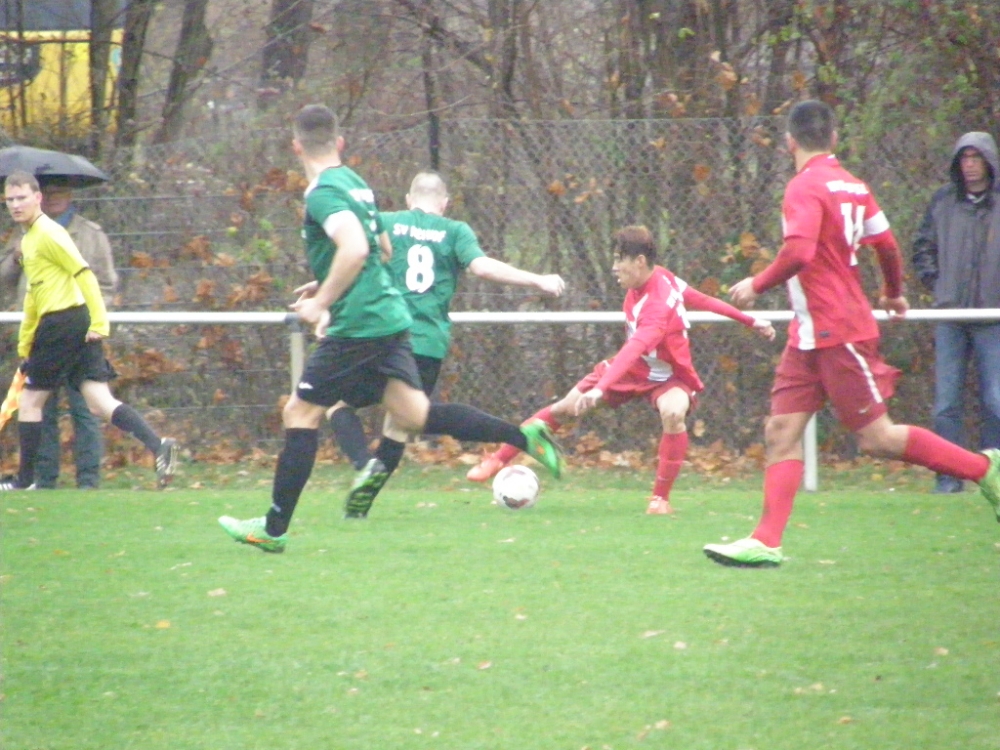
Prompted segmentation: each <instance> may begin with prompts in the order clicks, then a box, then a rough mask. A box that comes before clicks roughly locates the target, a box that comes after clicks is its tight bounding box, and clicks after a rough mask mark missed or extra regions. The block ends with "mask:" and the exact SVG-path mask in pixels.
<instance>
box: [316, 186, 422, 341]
mask: <svg viewBox="0 0 1000 750" xmlns="http://www.w3.org/2000/svg"><path fill="white" fill-rule="evenodd" d="M305 200H306V216H305V224H304V226H303V228H302V237H303V239H305V245H306V258H307V260H308V261H309V267H310V268H311V269H312V272H313V274H315V276H316V280H317V281H319V283H320V284H322V283H323V280H324V279H325V278H326V275H327V274H328V273H329V272H330V266H331V264H332V263H333V256H334V255H335V254H336V252H337V247H336V246H335V245H334V243H333V240H331V239H330V237H329V236H328V235H327V233H326V229H325V228H324V223H325V222H326V221H327V219H329V218H330V217H331V216H333V215H334V214H338V213H341V212H343V211H350V212H351V213H352V214H354V215H355V216H357V217H358V220H359V221H360V222H361V226H362V227H364V230H365V236H366V237H367V238H368V249H369V253H368V258H367V259H366V260H365V265H364V267H363V268H362V269H361V273H359V274H358V277H357V278H356V279H355V280H354V283H353V284H351V286H350V288H349V289H348V290H347V291H346V292H345V293H344V294H343V295H342V296H341V297H340V299H338V300H337V301H336V302H334V303H333V304H332V305H331V306H330V327H329V328H327V329H326V333H327V335H328V336H333V337H335V338H345V339H356V338H380V337H382V336H391V335H392V334H394V333H399V332H400V331H404V330H406V329H407V328H409V326H410V323H411V322H412V319H411V318H410V314H409V312H407V309H406V303H404V302H403V298H402V296H401V295H400V293H399V291H398V290H397V289H396V288H395V287H393V285H392V282H391V281H390V279H389V274H388V273H387V272H386V268H385V266H384V265H383V263H382V249H381V247H380V246H379V243H378V235H379V234H380V233H381V232H382V227H383V224H382V222H381V221H380V219H379V216H378V209H377V208H376V206H375V196H374V194H373V193H372V191H371V188H369V187H368V185H366V184H365V181H364V180H362V179H361V178H360V177H359V176H358V175H357V174H356V173H355V172H354V171H353V170H351V169H350V168H349V167H345V166H341V167H333V168H330V169H324V170H323V171H322V172H321V173H320V175H319V177H317V178H316V179H315V180H314V181H313V182H312V183H310V185H309V187H307V188H306V192H305Z"/></svg>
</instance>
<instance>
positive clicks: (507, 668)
mask: <svg viewBox="0 0 1000 750" xmlns="http://www.w3.org/2000/svg"><path fill="white" fill-rule="evenodd" d="M187 471H188V472H190V469H189V470H187ZM206 472H207V473H205V475H204V476H199V477H197V478H195V477H194V476H193V475H192V474H190V473H185V474H182V475H181V477H179V479H178V482H177V487H176V488H173V489H170V490H168V491H166V492H159V493H158V492H154V491H151V490H148V489H145V487H148V486H149V485H150V484H151V482H150V478H149V477H148V476H145V475H143V476H142V477H140V478H139V479H135V480H133V479H131V478H130V477H129V476H128V475H118V476H116V477H115V478H113V479H111V480H110V481H109V482H108V485H109V489H107V490H102V491H100V492H77V491H50V492H34V493H11V494H3V495H0V523H2V527H0V528H2V539H0V544H2V548H0V549H2V558H0V582H2V587H0V616H2V623H0V624H2V632H0V637H2V656H3V661H2V665H3V683H2V687H0V691H2V693H3V696H2V702H0V747H2V748H3V749H4V750H91V749H93V750H111V749H113V748H136V749H139V748H141V749H142V750H158V749H160V748H163V749H164V750H166V749H168V748H169V750H185V749H187V748H191V749H194V748H198V749H204V750H228V749H230V748H232V749H234V750H235V749H236V748H260V749H261V750H264V749H267V750H272V749H276V748H277V749H281V750H293V749H297V750H306V749H308V750H315V749H316V748H324V749H328V748H351V749H357V750H376V749H378V750H386V749H392V750H397V749H399V750H409V749H411V748H412V749H414V750H417V749H421V750H422V749H424V748H442V749H445V748H447V749H450V748H456V749H459V748H460V749H462V750H465V749H472V748H517V749H531V750H548V749H552V750H557V749H558V750H581V748H590V750H601V749H603V748H613V749H614V750H622V749H624V748H683V749H685V750H692V749H695V748H705V749H706V750H709V749H711V750H784V749H786V748H787V749H788V750H800V749H802V748H809V749H812V750H815V749H817V748H824V749H825V748H831V749H841V748H844V749H847V748H858V749H861V748H864V749H866V750H867V749H871V748H879V749H880V750H885V749H886V748H900V749H901V750H902V749H904V748H905V749H906V750H914V749H916V748H935V749H937V748H962V750H977V749H978V750H985V749H987V748H989V749H991V750H997V749H998V748H1000V577H998V572H1000V545H998V542H1000V526H998V525H997V524H996V523H995V522H994V520H993V516H992V513H991V511H990V509H989V507H988V506H987V505H986V503H985V502H984V501H983V500H982V499H981V497H980V496H979V495H978V493H973V492H968V493H965V494H962V495H958V496H937V495H931V494H929V493H928V492H927V488H928V487H929V481H924V480H921V481H912V479H907V478H900V481H899V482H898V483H895V482H894V480H893V478H892V477H890V478H888V479H887V478H886V477H876V478H875V479H873V478H871V477H870V476H869V473H870V472H868V471H867V470H865V471H862V472H861V473H860V474H851V473H841V474H837V475H836V476H830V473H829V472H827V473H825V474H823V475H821V479H822V480H823V482H824V489H823V490H822V491H820V492H818V493H815V494H803V495H802V496H800V498H799V502H798V505H797V508H796V512H795V514H794V515H793V517H792V524H791V526H790V528H789V530H788V533H787V534H786V537H785V552H786V554H788V555H789V556H790V559H789V560H788V561H787V562H786V564H785V565H783V566H782V567H781V568H780V569H775V570H738V569H730V568H723V567H720V566H717V565H715V564H713V563H711V562H709V561H708V560H707V559H706V558H705V557H704V556H703V555H702V553H701V546H702V545H703V544H704V543H706V542H710V541H717V540H719V539H720V538H722V537H726V536H728V537H730V538H736V537H738V536H743V535H745V534H746V533H748V532H749V531H750V530H751V528H752V526H753V522H754V520H755V519H756V515H757V512H758V509H759V503H760V501H759V494H760V493H759V489H758V487H759V478H752V479H750V480H748V481H746V482H733V483H731V484H729V485H727V484H725V483H722V482H719V481H710V480H707V479H704V478H699V477H697V476H690V475H688V476H684V477H683V478H682V480H681V482H680V483H679V486H678V488H677V489H676V491H675V494H674V504H675V506H676V507H677V509H678V513H677V516H676V517H675V518H666V517H647V516H645V515H643V512H642V511H643V508H644V497H645V494H646V491H647V483H648V479H649V477H648V476H645V475H643V476H638V477H637V476H635V475H633V474H628V473H624V472H622V473H618V472H614V471H601V472H597V471H593V472H588V471H584V470H577V471H574V472H572V473H571V475H570V477H569V478H568V480H567V481H565V482H563V483H561V484H556V483H554V482H552V481H550V480H548V479H547V478H545V477H543V494H542V498H541V500H540V501H539V504H538V506H537V507H535V508H533V509H530V510H527V511H522V512H511V511H506V510H501V509H499V508H496V507H494V506H492V505H491V504H490V495H489V492H488V490H487V489H484V488H481V487H476V486H469V485H467V484H466V483H465V482H464V481H462V480H461V477H462V471H460V470H458V469H441V468H433V469H424V470H421V469H419V468H415V467H413V466H408V467H407V468H405V470H403V471H402V472H401V473H400V474H399V475H398V476H396V477H395V478H394V479H393V480H392V483H391V484H390V485H389V486H388V487H387V488H386V490H385V491H384V492H383V494H382V496H381V497H380V498H379V500H378V502H377V503H376V506H375V508H374V509H373V511H372V514H371V516H370V518H369V519H368V520H366V521H351V522H348V521H344V520H343V519H342V518H341V498H342V495H343V492H344V488H345V487H346V485H347V483H348V481H349V477H348V474H347V473H346V471H345V470H343V469H341V468H335V467H329V466H327V467H319V468H317V471H316V473H315V474H314V480H313V481H312V482H311V483H310V485H309V487H307V489H306V492H305V494H304V495H303V499H302V502H301V503H300V506H299V511H298V514H297V516H296V522H295V524H294V525H293V528H292V531H291V543H290V545H289V549H288V552H287V553H286V554H284V555H265V554H263V553H261V552H259V551H257V550H254V549H250V548H248V547H245V546H242V545H238V544H234V543H233V542H232V541H230V540H229V539H228V537H226V536H225V534H224V533H223V532H222V530H221V529H220V528H219V527H218V525H217V523H216V518H217V517H218V516H219V515H221V514H233V515H236V516H239V517H249V516H252V515H260V514H262V513H263V512H264V510H265V509H266V506H267V504H268V502H269V474H267V473H266V472H261V471H259V470H253V469H249V470H244V471H243V472H242V473H239V472H237V471H236V470H234V469H233V468H232V467H228V469H213V470H210V471H209V470H206ZM147 473H148V472H147ZM137 476H138V475H137ZM132 481H135V482H136V483H138V484H142V485H143V488H141V489H135V490H133V489H129V484H130V482H132ZM834 483H836V484H834ZM115 485H118V486H117V487H115ZM192 485H194V486H195V487H197V488H195V489H192V488H190V487H191V486H192Z"/></svg>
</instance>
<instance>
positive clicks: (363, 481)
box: [344, 458, 389, 518]
mask: <svg viewBox="0 0 1000 750" xmlns="http://www.w3.org/2000/svg"><path fill="white" fill-rule="evenodd" d="M388 478H389V470H388V469H386V468H385V464H384V463H382V462H381V461H380V460H379V459H377V458H373V459H371V460H369V461H368V463H366V464H365V468H363V469H362V470H361V471H359V472H358V474H357V476H356V477H354V484H352V485H351V491H350V492H348V493H347V500H346V501H345V502H344V518H367V517H368V511H369V510H370V509H371V507H372V503H373V502H375V496H376V495H378V493H379V491H380V490H381V489H382V485H384V484H385V482H386V480H387V479H388Z"/></svg>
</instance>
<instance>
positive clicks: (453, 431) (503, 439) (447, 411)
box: [424, 402, 528, 451]
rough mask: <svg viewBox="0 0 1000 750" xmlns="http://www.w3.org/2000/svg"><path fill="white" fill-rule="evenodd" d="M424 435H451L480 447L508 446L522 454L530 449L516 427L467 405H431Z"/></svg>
mask: <svg viewBox="0 0 1000 750" xmlns="http://www.w3.org/2000/svg"><path fill="white" fill-rule="evenodd" d="M424 434H425V435H451V436H452V437H453V438H455V439H457V440H470V441H473V442H477V443H509V444H510V445H513V446H514V447H515V448H519V449H521V450H522V451H523V450H527V449H528V441H527V440H526V439H525V437H524V435H523V434H522V433H521V430H520V429H518V428H517V426H516V425H512V424H511V423H510V422H505V421H504V420H502V419H500V418H499V417H494V416H493V415H492V414H487V413H486V412H484V411H480V410H479V409H477V408H475V407H474V406H467V405H465V404H441V403H436V402H433V403H431V408H430V411H429V412H428V413H427V423H426V424H425V425H424Z"/></svg>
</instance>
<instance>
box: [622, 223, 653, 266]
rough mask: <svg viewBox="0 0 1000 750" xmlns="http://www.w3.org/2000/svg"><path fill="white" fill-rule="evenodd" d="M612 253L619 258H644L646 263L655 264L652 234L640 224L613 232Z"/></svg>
mask: <svg viewBox="0 0 1000 750" xmlns="http://www.w3.org/2000/svg"><path fill="white" fill-rule="evenodd" d="M614 253H615V255H617V256H618V257H620V258H638V257H639V256H640V255H645V256H646V263H648V264H649V265H651V266H652V265H654V264H655V263H656V243H655V242H654V241H653V233H652V232H650V231H649V230H648V229H647V228H646V227H644V226H643V225H641V224H636V225H633V226H628V227H623V228H622V229H619V230H618V231H617V232H615V246H614Z"/></svg>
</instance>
